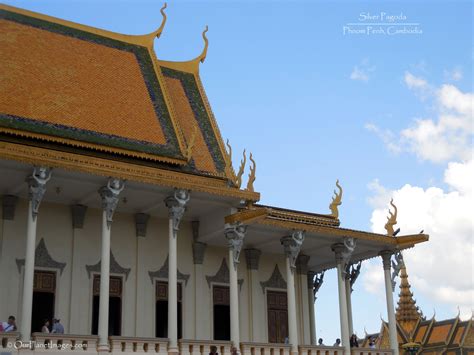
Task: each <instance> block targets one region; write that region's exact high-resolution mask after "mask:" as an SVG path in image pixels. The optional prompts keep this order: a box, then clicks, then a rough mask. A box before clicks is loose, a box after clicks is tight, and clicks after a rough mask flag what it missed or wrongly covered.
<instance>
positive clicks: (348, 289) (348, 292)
mask: <svg viewBox="0 0 474 355" xmlns="http://www.w3.org/2000/svg"><path fill="white" fill-rule="evenodd" d="M345 289H346V303H347V321H348V324H349V336H351V335H352V334H354V326H353V323H352V299H351V293H352V290H351V280H350V279H349V278H347V277H346V282H345Z"/></svg>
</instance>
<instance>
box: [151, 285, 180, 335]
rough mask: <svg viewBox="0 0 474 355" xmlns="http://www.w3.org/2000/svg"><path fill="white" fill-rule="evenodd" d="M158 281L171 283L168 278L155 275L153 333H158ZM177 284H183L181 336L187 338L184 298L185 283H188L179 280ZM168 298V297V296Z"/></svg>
mask: <svg viewBox="0 0 474 355" xmlns="http://www.w3.org/2000/svg"><path fill="white" fill-rule="evenodd" d="M158 282H166V283H167V284H169V282H168V278H164V277H154V278H153V333H152V334H156V286H157V283H158ZM177 284H179V285H181V337H182V339H187V338H185V335H184V329H185V327H184V318H185V314H186V312H185V309H186V308H185V304H186V302H184V299H185V298H186V297H184V290H185V289H186V287H185V285H186V282H185V281H184V280H177ZM166 299H167V300H168V297H167V298H166ZM168 307H169V303H168Z"/></svg>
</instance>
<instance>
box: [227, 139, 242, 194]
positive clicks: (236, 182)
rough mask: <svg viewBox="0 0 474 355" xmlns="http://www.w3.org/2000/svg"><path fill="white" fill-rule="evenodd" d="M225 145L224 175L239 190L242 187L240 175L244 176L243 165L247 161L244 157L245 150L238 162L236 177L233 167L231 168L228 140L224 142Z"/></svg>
mask: <svg viewBox="0 0 474 355" xmlns="http://www.w3.org/2000/svg"><path fill="white" fill-rule="evenodd" d="M226 145H227V151H226V153H227V154H226V167H225V170H226V173H227V176H228V177H229V179H230V180H231V181H232V184H234V186H235V187H237V188H238V189H240V187H241V186H242V175H243V174H244V170H245V163H246V161H247V157H246V155H245V149H244V153H243V159H242V160H241V161H240V168H239V173H238V174H237V175H236V174H235V170H234V167H233V166H232V147H231V145H230V143H229V140H227V141H226Z"/></svg>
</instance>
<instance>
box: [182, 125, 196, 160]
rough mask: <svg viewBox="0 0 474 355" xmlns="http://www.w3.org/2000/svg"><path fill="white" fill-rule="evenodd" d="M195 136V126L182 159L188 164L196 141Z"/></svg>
mask: <svg viewBox="0 0 474 355" xmlns="http://www.w3.org/2000/svg"><path fill="white" fill-rule="evenodd" d="M196 134H197V126H194V130H193V134H192V135H191V139H190V140H189V143H188V146H187V147H186V152H185V153H184V157H185V158H186V160H187V161H188V163H189V161H190V160H191V157H192V155H193V148H194V143H195V141H196Z"/></svg>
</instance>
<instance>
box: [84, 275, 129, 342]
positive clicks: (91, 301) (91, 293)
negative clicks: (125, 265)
mask: <svg viewBox="0 0 474 355" xmlns="http://www.w3.org/2000/svg"><path fill="white" fill-rule="evenodd" d="M96 276H99V277H100V272H92V273H91V278H90V281H89V285H90V287H89V290H90V293H89V300H90V302H89V316H90V318H89V327H90V331H89V332H90V333H91V334H92V322H93V321H94V314H93V313H94V279H95V277H96ZM109 277H114V278H120V279H121V284H122V290H121V291H122V292H121V293H120V299H121V302H120V334H123V327H124V324H123V306H124V304H125V297H124V295H125V277H124V275H122V274H113V273H110V275H109ZM99 295H100V290H99ZM109 298H110V281H109ZM99 302H100V297H99ZM109 302H110V301H109ZM99 309H100V304H99ZM99 312H100V311H99Z"/></svg>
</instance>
